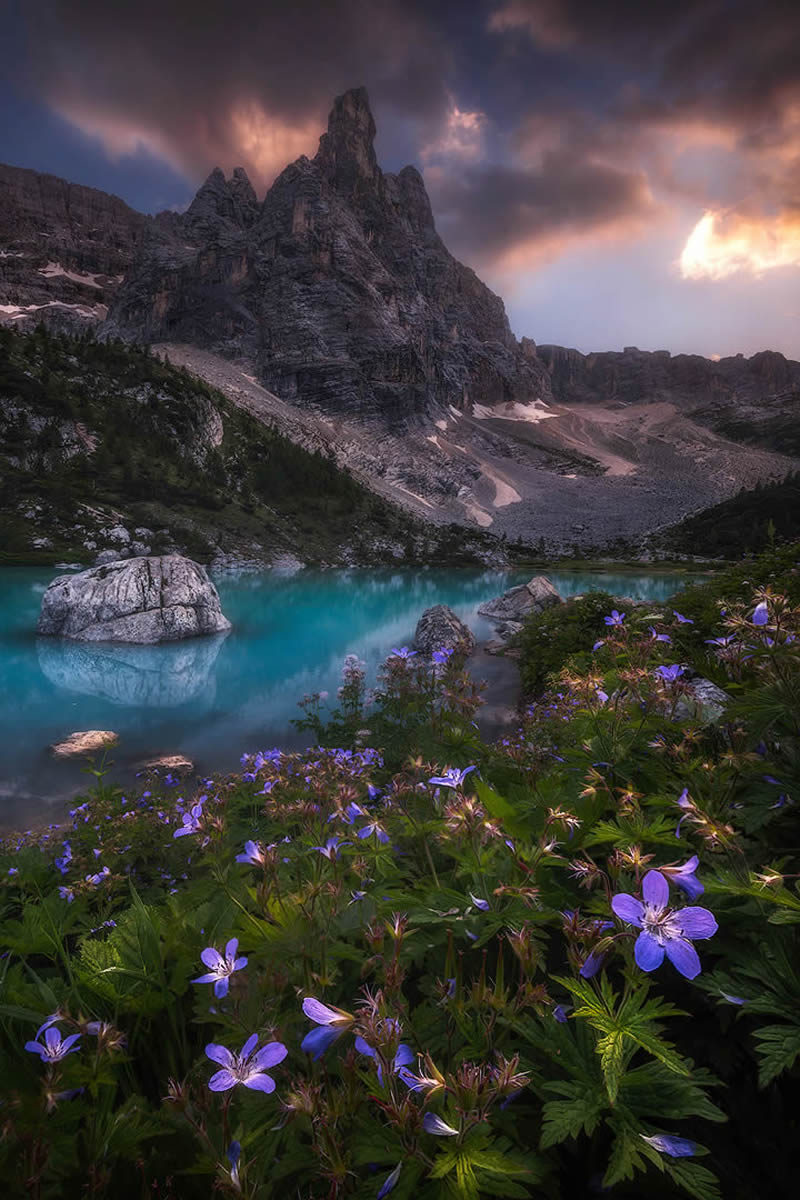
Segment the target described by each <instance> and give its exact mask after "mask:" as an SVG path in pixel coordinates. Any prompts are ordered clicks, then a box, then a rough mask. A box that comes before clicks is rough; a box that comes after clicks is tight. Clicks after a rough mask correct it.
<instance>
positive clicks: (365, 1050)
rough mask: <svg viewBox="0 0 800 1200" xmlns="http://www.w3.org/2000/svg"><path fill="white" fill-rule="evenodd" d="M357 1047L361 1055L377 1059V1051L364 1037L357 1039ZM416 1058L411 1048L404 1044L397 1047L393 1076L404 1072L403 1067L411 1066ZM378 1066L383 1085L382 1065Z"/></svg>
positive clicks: (378, 1064)
mask: <svg viewBox="0 0 800 1200" xmlns="http://www.w3.org/2000/svg"><path fill="white" fill-rule="evenodd" d="M355 1047H356V1050H357V1051H358V1052H359V1054H366V1055H367V1056H368V1057H369V1058H372V1059H374V1058H376V1051H375V1050H373V1048H372V1046H370V1045H369V1044H368V1043H367V1042H365V1041H364V1039H363V1038H362V1037H357V1038H356V1040H355ZM414 1057H415V1056H414V1051H413V1050H412V1049H411V1047H410V1046H406V1045H405V1044H404V1043H403V1042H401V1043H400V1045H399V1046H398V1047H397V1053H396V1054H395V1056H394V1062H393V1063H392V1074H393V1075H397V1074H398V1072H400V1071H402V1068H403V1067H408V1066H410V1065H411V1063H413V1061H414ZM376 1066H377V1069H378V1083H380V1084H383V1071H382V1070H381V1065H380V1063H376Z"/></svg>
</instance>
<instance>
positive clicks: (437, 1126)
mask: <svg viewBox="0 0 800 1200" xmlns="http://www.w3.org/2000/svg"><path fill="white" fill-rule="evenodd" d="M422 1128H423V1129H424V1130H425V1132H426V1133H432V1134H433V1135H434V1137H458V1130H457V1129H453V1126H452V1125H448V1124H447V1122H446V1121H443V1120H442V1118H441V1117H437V1116H436V1113H432V1112H427V1113H425V1116H424V1117H423V1118H422Z"/></svg>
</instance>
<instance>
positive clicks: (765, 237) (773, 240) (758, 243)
mask: <svg viewBox="0 0 800 1200" xmlns="http://www.w3.org/2000/svg"><path fill="white" fill-rule="evenodd" d="M797 266H800V213H796V212H784V213H780V214H779V215H778V216H776V217H772V218H755V217H745V216H742V215H739V214H737V213H718V212H713V211H708V212H706V213H704V214H703V216H702V217H701V218H700V220H699V221H698V222H697V224H696V225H695V227H694V229H693V230H692V232H691V233H690V234H689V237H688V239H687V241H686V245H685V246H684V248H683V252H682V254H681V256H680V270H681V275H682V276H683V278H684V279H727V278H728V276H730V275H735V274H737V273H738V272H741V271H745V272H748V273H749V274H751V275H755V276H760V275H763V274H764V272H765V271H772V270H774V269H775V268H776V267H797Z"/></svg>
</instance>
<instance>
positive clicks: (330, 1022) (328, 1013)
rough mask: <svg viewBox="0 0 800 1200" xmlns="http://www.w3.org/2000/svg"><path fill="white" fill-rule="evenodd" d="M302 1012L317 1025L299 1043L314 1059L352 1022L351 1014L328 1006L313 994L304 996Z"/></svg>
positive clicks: (320, 1055) (319, 1056)
mask: <svg viewBox="0 0 800 1200" xmlns="http://www.w3.org/2000/svg"><path fill="white" fill-rule="evenodd" d="M303 1012H304V1013H305V1015H306V1016H307V1017H308V1018H309V1020H310V1021H314V1023H315V1024H316V1025H317V1026H319V1028H317V1029H312V1030H311V1032H310V1033H307V1034H306V1036H305V1037H304V1038H303V1040H302V1042H301V1043H300V1049H301V1050H305V1051H306V1052H307V1053H308V1054H310V1055H311V1056H312V1057H313V1059H314V1061H315V1062H316V1060H317V1059H318V1058H321V1057H322V1055H323V1054H324V1053H325V1051H326V1050H327V1049H328V1047H329V1046H331V1045H333V1043H334V1042H335V1041H336V1039H337V1038H339V1037H341V1036H342V1034H343V1033H345V1032H346V1031H347V1030H348V1029H349V1027H350V1026H351V1025H352V1023H353V1016H352V1014H351V1013H349V1012H345V1011H344V1010H343V1009H341V1008H330V1007H329V1006H328V1005H327V1004H323V1003H322V1001H321V1000H317V999H315V997H314V996H306V998H305V1000H304V1001H303Z"/></svg>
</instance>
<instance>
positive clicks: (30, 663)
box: [0, 567, 686, 828]
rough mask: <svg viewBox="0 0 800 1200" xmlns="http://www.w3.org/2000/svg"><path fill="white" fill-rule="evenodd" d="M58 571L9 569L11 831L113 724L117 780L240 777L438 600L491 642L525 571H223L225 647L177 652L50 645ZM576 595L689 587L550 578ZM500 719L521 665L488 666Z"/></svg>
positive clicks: (52, 807)
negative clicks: (168, 770) (66, 743)
mask: <svg viewBox="0 0 800 1200" xmlns="http://www.w3.org/2000/svg"><path fill="white" fill-rule="evenodd" d="M55 574H57V572H54V571H53V570H52V569H50V568H48V569H45V570H41V569H33V568H21V567H20V568H16V567H10V568H3V569H0V826H3V827H6V828H8V827H17V828H18V827H20V826H22V827H27V826H29V825H31V824H33V823H35V822H40V821H42V820H57V819H58V818H59V816H60V814H61V811H62V806H63V802H64V800H65V799H67V798H69V797H70V796H72V795H74V794H75V793H76V791H78V790H79V788H80V786H81V785H82V784H83V783H85V782H86V777H85V776H84V775H82V774H81V769H80V766H81V765H80V764H79V763H74V762H73V763H67V762H56V761H54V760H53V758H52V755H51V754H50V753H49V750H48V747H49V745H50V744H51V743H53V742H56V741H60V740H62V739H63V738H64V737H65V736H66V735H68V734H69V733H72V732H74V731H75V730H83V729H113V730H115V731H116V732H117V733H118V734H119V736H120V742H119V745H118V746H117V747H116V748H115V750H114V755H113V757H114V760H115V773H114V774H115V777H118V778H120V779H121V780H122V781H123V782H124V780H125V779H126V778H130V777H131V775H132V774H133V771H134V770H135V766H136V764H137V763H140V762H141V760H142V759H143V758H145V757H149V756H152V755H155V754H161V753H182V754H186V755H188V757H189V758H191V759H192V761H193V762H194V763H195V764H196V765H197V768H198V770H199V771H200V772H202V773H205V772H208V771H212V770H223V771H224V770H233V769H235V767H236V765H237V763H238V760H239V756H240V755H241V753H242V752H243V751H254V750H258V749H265V748H269V747H271V746H274V745H280V746H284V747H286V748H300V747H302V746H305V745H306V744H307V743H308V735H307V734H305V733H298V732H297V731H296V730H295V729H294V728H293V727H292V725H291V724H290V722H291V719H292V718H293V717H297V716H299V715H300V710H299V709H298V707H297V703H298V700H300V699H302V697H303V696H304V695H305V694H306V693H309V692H315V691H328V692H329V693H330V694H331V696H332V697H335V695H336V689H337V687H338V686H339V683H340V676H341V667H342V661H343V659H344V657H345V655H347V654H351V653H354V654H358V655H359V657H360V658H362V659H364V660H366V663H367V671H368V680H369V682H372V681H374V678H375V674H376V671H377V668H378V665H379V664H380V662H381V661H382V660H383V659H384V658H385V657H386V655H387V654H388V653H389V652H390V651H391V650H392V648H393V647H398V646H402V645H404V644H407V643H410V642H411V638H412V636H413V633H414V628H415V626H416V622H417V620H418V618H419V616H420V614H421V613H422V612H423V610H424V609H426V608H428V607H430V606H431V605H432V604H449V605H450V606H451V608H452V609H453V610H454V611H455V612H456V613H457V614H458V615H459V616H460V617H461V618H462V620H464V621H466V623H467V624H468V625H469V626H470V627H471V628H472V630H473V632H474V633H475V635H476V637H477V638H478V640H479V642H480V641H485V640H487V639H488V638H490V637H491V636H492V629H491V626H490V625H489V624H488V623H487V622H486V621H484V620H482V619H481V618H480V617H478V615H477V609H478V606H479V605H480V604H482V603H484V602H485V601H486V600H488V599H490V598H491V597H493V596H496V595H498V594H499V593H500V592H502V591H504V590H505V589H506V588H508V587H511V586H512V585H513V584H515V583H519V582H524V581H525V579H526V578H528V577H530V574H531V572H530V570H526V571H496V570H477V569H475V570H473V569H467V568H464V569H460V570H453V569H448V570H438V569H427V570H393V569H391V568H386V569H382V570H328V571H312V570H305V571H300V572H298V573H297V574H295V575H293V576H285V575H281V574H279V573H277V572H270V571H264V572H262V573H259V574H239V575H237V574H231V573H228V574H221V575H218V576H216V577H215V582H216V584H217V587H218V589H219V592H220V596H221V599H222V607H223V611H224V612H225V614H226V615H227V616H228V617H229V618H230V620H231V622H232V623H233V629H232V631H231V633H230V634H228V635H227V636H225V637H219V638H212V639H197V640H193V641H186V642H181V643H178V644H173V645H167V646H153V647H146V646H141V647H137V646H99V645H83V644H80V643H67V642H58V641H56V640H54V639H49V638H37V637H36V635H35V628H36V620H37V616H38V612H39V606H40V603H41V597H42V593H43V591H44V589H45V587H46V586H47V584H48V583H49V582H50V580H51V579H52V578H53V577H54V575H55ZM547 574H548V576H549V578H550V579H551V580H552V582H553V583H554V585H555V586H556V587H557V588H558V590H559V591H560V592H561V594H562V595H563V596H571V595H575V594H576V593H578V592H582V591H587V590H589V588H602V589H604V590H607V591H609V592H611V593H612V594H616V595H627V596H634V597H639V598H641V599H645V600H653V601H660V600H665V599H667V598H668V597H669V596H670V595H671V594H673V592H674V591H676V590H677V589H678V588H679V587H680V586H682V585H683V583H684V582H685V581H686V576H683V575H671V574H665V573H660V574H658V573H653V574H646V573H641V574H637V573H633V572H627V571H626V572H618V573H615V574H610V573H600V572H591V573H587V572H583V573H581V572H572V571H553V572H547ZM478 672H479V673H480V675H481V677H486V678H488V679H489V682H490V692H489V702H490V703H489V710H492V706H493V705H494V709H495V710H496V706H497V704H498V703H501V704H502V703H503V702H505V703H506V704H508V703H510V702H513V694H512V693H513V690H514V686H515V682H514V677H515V675H516V668H515V667H514V666H513V664H512V662H511V661H510V660H504V659H496V658H490V657H489V656H488V655H484V656H482V657H481V658H480V659H479V660H477V662H476V673H478Z"/></svg>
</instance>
